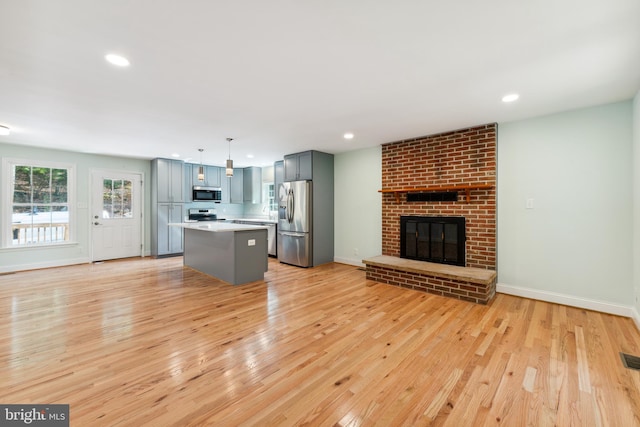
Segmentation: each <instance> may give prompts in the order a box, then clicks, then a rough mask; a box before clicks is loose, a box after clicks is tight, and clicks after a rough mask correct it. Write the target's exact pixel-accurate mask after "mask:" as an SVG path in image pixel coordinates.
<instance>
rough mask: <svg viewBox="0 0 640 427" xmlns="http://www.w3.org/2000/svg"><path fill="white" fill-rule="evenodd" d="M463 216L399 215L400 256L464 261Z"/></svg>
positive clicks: (439, 260) (422, 259) (455, 262)
mask: <svg viewBox="0 0 640 427" xmlns="http://www.w3.org/2000/svg"><path fill="white" fill-rule="evenodd" d="M465 241H466V236H465V219H464V217H457V216H456V217H442V216H434V217H432V216H401V217H400V257H401V258H409V259H417V260H421V261H429V262H438V263H441V264H452V265H460V266H463V267H464V265H465Z"/></svg>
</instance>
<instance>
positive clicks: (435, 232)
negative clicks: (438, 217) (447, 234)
mask: <svg viewBox="0 0 640 427" xmlns="http://www.w3.org/2000/svg"><path fill="white" fill-rule="evenodd" d="M442 226H443V224H441V223H433V224H431V259H433V260H437V261H442V259H443V257H444V253H443V251H442V238H443V233H444V229H443V227H442Z"/></svg>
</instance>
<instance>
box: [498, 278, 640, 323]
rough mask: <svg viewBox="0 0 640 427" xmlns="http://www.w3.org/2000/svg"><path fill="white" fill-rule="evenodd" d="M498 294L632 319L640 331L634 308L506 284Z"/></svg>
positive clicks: (501, 286) (499, 285) (639, 319)
mask: <svg viewBox="0 0 640 427" xmlns="http://www.w3.org/2000/svg"><path fill="white" fill-rule="evenodd" d="M496 292H500V293H501V294H508V295H515V296H519V297H524V298H531V299H535V300H540V301H546V302H552V303H556V304H563V305H568V306H571V307H578V308H584V309H587V310H594V311H599V312H602V313H609V314H615V315H617V316H624V317H631V318H633V320H634V321H635V323H636V326H638V328H639V329H640V316H638V312H637V311H635V309H634V308H633V307H632V306H628V305H622V304H614V303H610V302H605V301H598V300H593V299H589V298H581V297H576V296H573V295H566V294H559V293H556V292H550V291H541V290H537V289H529V288H521V287H519V286H511V285H508V284H505V283H498V284H496Z"/></svg>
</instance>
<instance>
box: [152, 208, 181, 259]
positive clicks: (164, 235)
mask: <svg viewBox="0 0 640 427" xmlns="http://www.w3.org/2000/svg"><path fill="white" fill-rule="evenodd" d="M184 212H185V210H184V205H183V204H182V203H158V205H157V222H156V227H155V229H154V230H153V233H152V235H153V234H155V235H156V236H157V242H156V248H157V249H156V252H155V253H154V254H153V255H154V256H166V255H175V254H181V253H182V251H183V249H184V248H183V233H184V230H183V229H182V228H181V227H170V226H169V225H168V224H169V223H170V222H182V218H183V215H184ZM152 246H153V245H152Z"/></svg>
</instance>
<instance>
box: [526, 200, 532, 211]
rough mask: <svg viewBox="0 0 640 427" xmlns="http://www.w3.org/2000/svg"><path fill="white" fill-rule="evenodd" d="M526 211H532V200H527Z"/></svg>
mask: <svg viewBox="0 0 640 427" xmlns="http://www.w3.org/2000/svg"><path fill="white" fill-rule="evenodd" d="M527 209H533V199H527Z"/></svg>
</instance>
